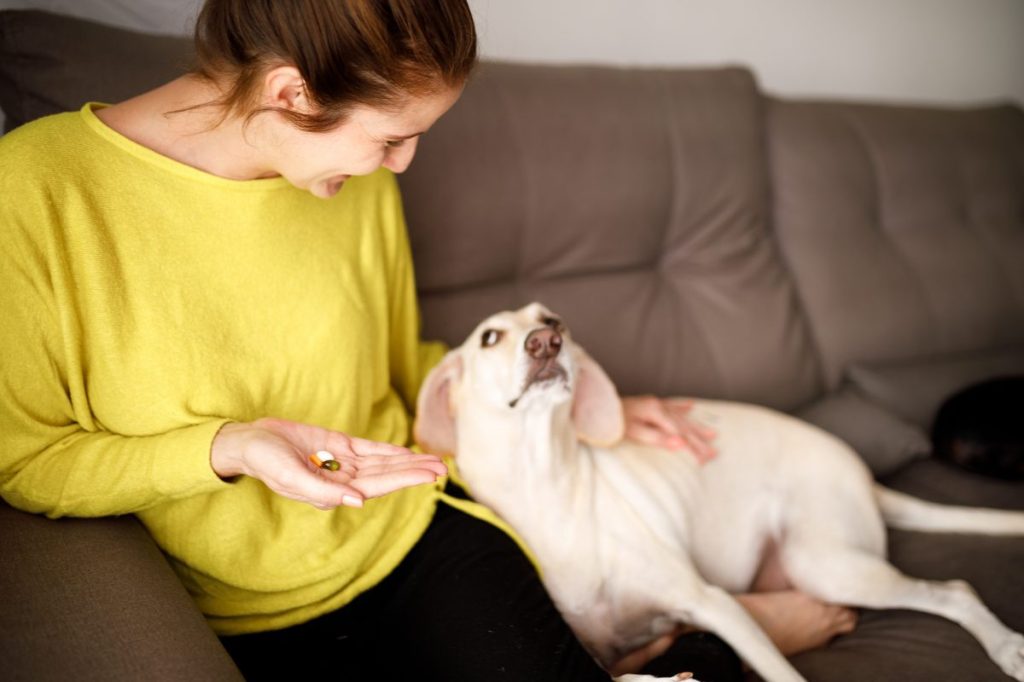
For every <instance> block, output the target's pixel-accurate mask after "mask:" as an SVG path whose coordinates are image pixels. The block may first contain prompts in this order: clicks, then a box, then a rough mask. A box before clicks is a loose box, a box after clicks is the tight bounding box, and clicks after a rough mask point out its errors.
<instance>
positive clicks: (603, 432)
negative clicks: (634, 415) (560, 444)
mask: <svg viewBox="0 0 1024 682" xmlns="http://www.w3.org/2000/svg"><path fill="white" fill-rule="evenodd" d="M576 366H577V367H578V371H577V373H578V376H577V378H576V393H575V397H574V399H573V404H572V421H573V424H574V425H575V427H576V435H577V436H578V437H579V439H580V440H582V441H584V442H586V443H590V444H591V445H597V446H600V447H608V446H611V445H614V444H615V443H618V442H619V441H620V440H622V437H623V435H625V432H626V419H625V417H624V415H623V413H622V401H621V400H620V399H619V393H618V391H616V390H615V384H613V383H612V380H611V379H609V378H608V375H607V374H605V373H604V370H603V369H601V366H600V365H598V364H597V363H596V362H594V360H593V358H591V357H590V356H589V355H587V353H586V351H584V350H583V349H582V348H579V347H577V349H576Z"/></svg>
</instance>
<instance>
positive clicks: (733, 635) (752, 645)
mask: <svg viewBox="0 0 1024 682" xmlns="http://www.w3.org/2000/svg"><path fill="white" fill-rule="evenodd" d="M682 597H683V598H682V599H681V600H680V601H679V602H678V603H679V604H684V605H685V606H686V608H685V610H681V611H679V612H678V613H677V617H678V618H679V620H680V621H682V622H685V623H690V624H693V625H695V626H696V627H698V628H700V629H702V630H710V631H711V632H714V633H715V634H716V635H718V636H719V637H721V638H722V639H724V640H725V641H726V642H728V644H729V646H731V647H732V648H733V649H734V650H735V651H736V653H737V654H739V656H740V658H742V659H743V660H744V661H746V663H747V664H748V665H749V666H750V667H751V668H753V669H754V670H755V671H757V673H758V674H759V675H761V677H763V678H764V679H765V680H767V682H804V678H803V676H801V675H800V673H798V672H797V671H796V668H794V667H793V666H792V665H791V664H790V662H789V661H787V660H786V657H785V656H783V655H782V653H780V652H779V650H778V649H777V648H776V647H775V645H774V644H773V643H772V641H771V639H769V638H768V635H767V634H765V632H764V630H762V629H761V626H759V625H758V624H757V622H756V621H755V620H754V619H753V618H751V616H750V614H749V613H747V611H746V609H744V608H743V607H742V606H740V603H739V602H737V601H736V600H735V599H733V597H732V596H731V595H729V593H728V592H726V591H725V590H722V589H721V588H718V587H715V586H714V585H701V586H700V587H699V588H698V590H697V593H696V594H694V593H692V592H690V593H688V594H686V595H682Z"/></svg>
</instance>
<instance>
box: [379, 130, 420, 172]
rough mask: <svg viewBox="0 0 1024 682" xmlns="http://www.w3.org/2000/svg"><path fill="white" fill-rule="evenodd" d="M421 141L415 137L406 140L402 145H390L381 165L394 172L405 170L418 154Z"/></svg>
mask: <svg viewBox="0 0 1024 682" xmlns="http://www.w3.org/2000/svg"><path fill="white" fill-rule="evenodd" d="M419 141H420V140H419V138H418V137H414V138H412V139H409V140H406V141H405V144H403V145H402V146H400V147H390V148H389V149H388V153H387V155H386V156H385V157H384V162H383V163H382V164H381V165H382V166H384V167H385V168H387V169H388V170H389V171H391V172H392V173H401V172H403V171H405V169H406V168H408V167H409V164H410V163H412V157H414V156H416V145H417V144H419Z"/></svg>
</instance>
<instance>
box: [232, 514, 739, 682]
mask: <svg viewBox="0 0 1024 682" xmlns="http://www.w3.org/2000/svg"><path fill="white" fill-rule="evenodd" d="M221 641H222V642H223V644H224V646H225V647H226V648H227V650H228V652H229V653H230V654H231V656H232V658H233V659H234V660H235V662H236V664H237V665H238V667H239V668H240V669H241V670H242V673H243V674H244V675H245V677H246V679H247V680H250V681H255V680H291V679H332V680H342V681H344V680H368V679H374V680H376V679H381V680H399V679H401V680H407V679H411V678H412V679H418V680H425V681H426V680H444V681H445V682H479V681H480V680H489V679H502V680H508V681H509V682H520V681H521V682H546V681H550V682H556V681H557V682H573V681H577V680H578V681H580V682H589V681H590V680H594V681H597V680H600V681H601V682H606V681H607V680H608V679H609V675H608V674H607V673H605V672H604V671H603V670H601V668H600V667H599V666H598V665H597V664H596V663H595V662H594V660H593V659H592V658H591V656H590V655H589V654H588V653H587V652H586V651H585V650H584V649H583V647H582V646H581V645H580V644H579V642H578V641H577V640H576V638H575V636H574V635H573V634H572V631H571V630H570V629H569V628H568V626H567V625H566V624H565V622H564V621H563V620H562V618H561V616H560V615H559V614H558V612H557V611H556V610H555V607H554V604H553V603H552V602H551V599H550V598H549V597H548V595H547V593H546V592H545V591H544V588H543V585H542V584H541V582H540V579H539V578H538V576H537V573H536V571H535V570H534V569H533V566H532V565H531V564H530V563H529V561H528V560H527V559H526V557H525V556H524V555H523V553H522V552H521V551H520V550H519V548H518V547H517V546H516V544H515V543H514V542H513V541H512V540H511V539H510V538H509V537H508V536H507V535H505V534H504V533H502V532H501V531H500V530H498V529H496V528H494V527H493V526H491V525H489V524H487V523H485V522H483V521H480V520H478V519H476V518H474V517H472V516H469V515H468V514H465V513H463V512H461V511H458V510H456V509H453V508H451V507H449V506H447V505H444V504H440V505H438V510H437V513H436V514H435V516H434V519H433V521H432V522H431V524H430V527H429V528H428V529H427V531H426V533H425V534H424V536H423V538H421V540H420V542H419V543H418V544H417V545H416V546H415V547H414V548H413V550H412V551H411V552H410V553H409V555H408V557H407V558H406V559H405V561H403V562H402V564H401V565H400V566H399V567H398V568H397V569H396V570H395V571H394V572H392V574H391V575H389V576H388V577H387V578H386V579H385V580H384V581H383V582H381V583H380V584H379V585H378V586H377V587H375V588H373V589H372V590H370V591H368V592H366V593H364V594H362V595H360V596H359V597H358V598H356V599H355V600H354V601H353V602H352V603H350V604H349V605H348V606H346V607H344V608H342V609H340V610H338V611H335V612H334V613H330V614H327V615H325V616H322V617H320V618H317V619H314V620H312V621H310V622H308V623H304V624H302V625H298V626H295V627H291V628H286V629H284V630H278V631H273V632H263V633H256V634H251V635H240V636H234V637H222V638H221ZM648 667H649V669H651V670H659V671H671V673H672V674H675V673H677V672H683V671H692V672H694V673H696V675H697V677H698V679H700V680H702V682H730V681H732V680H741V679H743V677H742V673H741V666H740V662H739V659H738V658H737V657H736V655H735V654H734V653H733V652H732V651H731V650H730V649H729V647H728V646H727V645H726V644H725V643H724V642H722V641H721V640H719V639H718V638H717V637H714V636H713V635H709V634H707V633H694V634H692V635H686V636H683V637H681V638H679V639H678V640H677V641H676V643H675V644H674V645H673V647H672V648H671V649H670V650H669V651H668V652H666V653H665V654H664V655H662V656H661V657H660V658H658V659H657V660H655V661H652V662H651V663H650V664H649V666H648ZM644 672H648V671H647V670H645V671H644ZM651 674H662V673H660V672H659V673H651Z"/></svg>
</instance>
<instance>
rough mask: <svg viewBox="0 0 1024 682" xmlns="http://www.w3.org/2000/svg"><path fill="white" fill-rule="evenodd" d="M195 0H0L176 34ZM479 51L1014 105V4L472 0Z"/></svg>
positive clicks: (834, 90) (804, 87) (1022, 34)
mask: <svg viewBox="0 0 1024 682" xmlns="http://www.w3.org/2000/svg"><path fill="white" fill-rule="evenodd" d="M200 4H201V0H0V8H3V7H16V6H17V7H37V8H42V9H51V10H54V11H62V12H68V13H72V14H77V15H79V16H93V17H96V18H99V19H102V20H104V21H108V22H111V23H115V24H119V25H122V26H128V27H134V28H141V29H147V30H155V31H159V32H163V33H178V34H183V33H187V32H188V31H189V30H190V28H191V23H192V21H193V20H194V17H195V13H196V11H197V9H198V7H199V5H200ZM470 4H471V5H472V7H473V11H474V14H475V15H476V19H477V25H478V27H479V32H480V40H481V51H482V53H483V55H484V56H485V57H487V58H492V59H504V60H512V61H530V62H556V63H600V64H617V65H633V64H643V65H705V64H723V63H732V64H736V63H738V64H745V65H748V66H750V67H751V68H752V69H753V70H754V72H755V73H756V74H757V77H758V79H759V81H760V83H761V85H762V87H763V88H764V89H765V90H766V91H768V92H770V93H773V94H779V95H789V96H812V97H830V98H832V97H840V98H857V99H880V100H890V101H893V100H895V101H903V102H922V103H940V104H946V103H951V104H958V103H976V102H987V101H991V100H997V99H1012V100H1015V101H1016V102H1018V103H1019V104H1022V105H1024V0H470Z"/></svg>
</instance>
